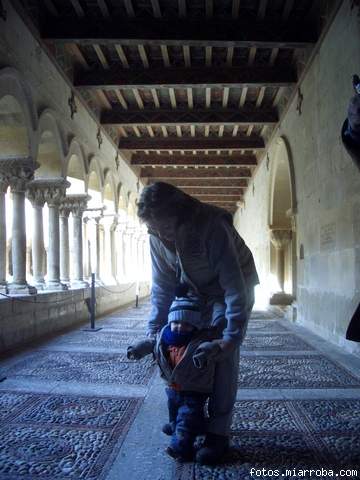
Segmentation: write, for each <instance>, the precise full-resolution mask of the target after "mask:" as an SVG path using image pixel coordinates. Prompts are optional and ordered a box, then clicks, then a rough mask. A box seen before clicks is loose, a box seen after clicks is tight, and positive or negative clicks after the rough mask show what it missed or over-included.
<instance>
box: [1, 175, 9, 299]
mask: <svg viewBox="0 0 360 480" xmlns="http://www.w3.org/2000/svg"><path fill="white" fill-rule="evenodd" d="M8 186H9V183H8V179H7V178H6V175H2V174H1V173H0V292H1V293H8V287H7V282H6V208H5V207H6V204H5V194H6V190H7V188H8Z"/></svg>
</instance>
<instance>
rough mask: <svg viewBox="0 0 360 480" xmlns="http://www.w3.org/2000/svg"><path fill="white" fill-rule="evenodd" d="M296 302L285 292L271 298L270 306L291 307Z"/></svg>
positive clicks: (275, 294)
mask: <svg viewBox="0 0 360 480" xmlns="http://www.w3.org/2000/svg"><path fill="white" fill-rule="evenodd" d="M293 300H294V297H293V296H292V295H289V294H288V293H284V292H277V293H274V294H273V295H272V297H271V298H270V302H269V303H270V305H291V304H292V302H293Z"/></svg>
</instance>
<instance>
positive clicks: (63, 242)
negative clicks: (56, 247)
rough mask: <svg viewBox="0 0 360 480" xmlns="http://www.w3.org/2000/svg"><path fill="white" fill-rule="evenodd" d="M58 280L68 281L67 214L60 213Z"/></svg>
mask: <svg viewBox="0 0 360 480" xmlns="http://www.w3.org/2000/svg"><path fill="white" fill-rule="evenodd" d="M60 280H61V281H62V282H65V283H68V282H70V246H69V215H68V214H64V215H60Z"/></svg>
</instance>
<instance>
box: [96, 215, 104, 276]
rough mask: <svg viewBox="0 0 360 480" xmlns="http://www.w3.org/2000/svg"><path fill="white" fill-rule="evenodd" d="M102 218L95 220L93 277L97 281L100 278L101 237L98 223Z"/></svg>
mask: <svg viewBox="0 0 360 480" xmlns="http://www.w3.org/2000/svg"><path fill="white" fill-rule="evenodd" d="M102 218H103V217H102V216H100V217H96V218H95V225H96V226H95V258H96V265H95V276H96V279H97V280H100V278H101V273H102V272H101V251H100V244H101V241H100V235H101V231H100V230H101V225H100V222H101V220H102Z"/></svg>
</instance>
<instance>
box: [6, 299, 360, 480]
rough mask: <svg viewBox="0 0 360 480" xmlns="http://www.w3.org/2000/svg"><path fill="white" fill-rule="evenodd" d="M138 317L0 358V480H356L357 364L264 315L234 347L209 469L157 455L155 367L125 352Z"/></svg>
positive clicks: (160, 450) (159, 413)
mask: <svg viewBox="0 0 360 480" xmlns="http://www.w3.org/2000/svg"><path fill="white" fill-rule="evenodd" d="M149 311H150V306H149V304H148V303H144V304H141V305H140V307H139V308H138V309H135V308H126V309H122V310H120V311H119V312H115V313H113V314H111V315H109V316H107V317H105V318H104V319H101V320H99V321H98V322H97V326H99V327H101V330H100V331H98V332H96V333H95V332H86V331H83V328H77V329H74V330H73V331H71V332H68V333H66V334H63V335H60V336H58V337H57V338H52V339H49V340H48V341H46V342H45V343H43V344H40V345H39V344H38V343H37V344H36V346H35V348H34V349H31V348H30V349H27V350H24V351H19V352H17V354H16V355H14V356H12V357H10V358H8V359H4V360H3V361H2V362H0V370H1V373H2V374H3V375H5V376H6V380H5V381H4V382H2V383H0V480H38V479H39V480H40V479H44V480H65V479H70V480H121V479H123V478H126V479H127V480H220V479H223V480H238V479H249V480H254V479H270V478H271V479H273V478H274V477H276V476H281V477H282V478H289V479H290V478H291V479H307V480H312V479H319V478H334V476H336V473H338V475H339V471H340V469H347V472H346V473H347V475H343V477H344V478H347V479H348V478H357V479H360V361H358V362H354V360H353V358H352V357H351V356H339V353H336V352H337V350H336V349H335V347H332V346H331V345H329V344H328V343H326V342H324V341H322V340H319V339H318V338H317V337H315V336H314V335H312V334H310V333H309V332H304V331H302V330H301V329H300V328H298V327H296V326H293V325H291V324H290V323H289V322H287V321H286V320H284V319H281V318H279V317H276V316H274V315H272V314H271V313H270V312H255V313H254V314H253V316H252V318H251V320H250V322H249V328H248V333H247V336H246V339H245V342H244V344H243V346H242V347H241V359H240V373H239V389H238V401H237V403H236V406H235V412H234V418H233V423H232V427H231V428H232V448H231V451H230V452H229V455H228V456H227V457H226V458H225V459H224V462H223V463H222V464H221V465H218V466H216V467H202V466H199V465H197V464H193V463H187V464H176V463H175V462H173V461H172V460H171V459H169V458H168V457H167V456H166V455H165V454H164V448H165V446H166V445H167V442H168V438H167V437H165V436H163V435H162V433H161V432H160V429H161V425H162V422H163V419H164V418H165V417H166V407H165V397H164V389H163V385H162V384H161V382H160V381H159V378H158V375H157V374H155V372H156V370H157V368H156V366H155V365H154V363H153V360H152V358H151V356H148V357H146V358H145V359H143V360H142V361H140V362H129V361H128V360H127V358H126V355H125V350H126V347H127V346H128V345H129V344H131V343H133V342H135V341H137V340H138V339H139V338H141V337H142V336H143V335H144V334H145V330H146V319H147V317H148V315H149ZM355 364H356V365H358V366H359V369H358V370H356V368H354V365H355ZM43 386H48V388H47V390H46V391H45V390H44V391H43V390H41V389H42V388H43ZM108 392H110V393H108ZM314 396H315V397H316V398H315V397H314ZM345 397H346V398H345ZM159 405H161V406H159ZM310 469H312V470H314V473H313V474H310V473H309V472H305V471H306V470H310ZM321 469H322V470H321ZM286 470H288V471H286ZM325 470H326V471H325ZM331 470H333V472H334V476H331V475H329V474H328V473H329V471H331ZM315 471H316V473H315Z"/></svg>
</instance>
